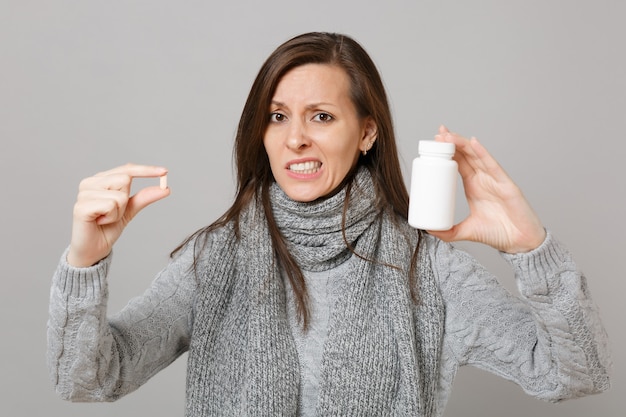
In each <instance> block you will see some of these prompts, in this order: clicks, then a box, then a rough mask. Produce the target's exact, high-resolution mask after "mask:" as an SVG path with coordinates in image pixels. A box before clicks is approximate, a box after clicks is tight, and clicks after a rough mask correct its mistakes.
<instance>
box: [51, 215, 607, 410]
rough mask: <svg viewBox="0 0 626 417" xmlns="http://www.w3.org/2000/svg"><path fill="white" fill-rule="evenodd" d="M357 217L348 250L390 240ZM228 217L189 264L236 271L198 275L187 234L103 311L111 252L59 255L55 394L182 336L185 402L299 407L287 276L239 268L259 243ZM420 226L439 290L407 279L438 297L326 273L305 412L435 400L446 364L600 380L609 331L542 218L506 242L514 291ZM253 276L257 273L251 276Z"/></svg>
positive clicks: (112, 373)
mask: <svg viewBox="0 0 626 417" xmlns="http://www.w3.org/2000/svg"><path fill="white" fill-rule="evenodd" d="M278 220H279V226H281V224H280V222H281V220H280V218H279V219H278ZM370 229H372V228H371V227H369V228H368V229H367V230H366V231H365V232H364V233H363V234H359V236H355V237H354V239H350V241H351V242H356V248H357V250H365V251H367V248H366V247H363V245H362V244H363V242H362V241H367V239H366V238H365V237H363V236H366V235H367V234H368V233H370V232H371V233H370V234H371V235H372V236H374V237H375V236H380V237H381V238H384V239H382V240H384V241H385V242H387V243H386V245H389V244H391V246H390V247H391V248H392V249H393V248H394V246H393V245H394V244H395V241H391V239H389V237H388V236H387V237H386V236H385V235H384V227H383V228H382V229H383V230H382V232H381V231H380V228H379V229H378V230H379V231H378V232H376V230H370ZM230 232H231V231H230V230H229V229H228V228H222V229H218V230H216V231H214V232H212V233H211V234H209V235H208V239H209V241H208V242H207V245H206V246H205V247H204V252H203V253H202V254H200V255H201V259H202V260H203V261H202V262H203V264H202V265H200V271H201V272H202V271H204V272H207V271H215V270H216V269H215V268H214V265H212V263H216V264H220V263H223V264H225V265H231V264H233V263H234V265H239V266H237V267H235V269H236V271H235V273H234V275H236V276H238V277H239V278H238V279H235V280H231V281H230V282H227V280H223V279H217V278H218V277H213V276H201V277H200V278H201V279H198V276H197V275H196V274H194V272H193V270H192V269H191V268H190V265H191V263H192V262H193V257H194V249H193V245H189V246H187V247H186V248H185V249H184V250H183V251H182V252H181V253H179V255H178V256H177V257H175V258H174V259H173V260H172V261H171V262H170V264H169V265H168V266H167V267H166V268H165V269H164V270H163V271H162V272H161V273H160V274H159V275H158V276H157V278H156V279H155V281H154V282H153V284H152V286H151V287H150V288H149V289H148V290H147V292H146V293H145V294H144V295H143V296H141V297H138V298H136V299H134V300H132V301H131V302H130V303H129V304H128V305H127V307H126V308H124V309H123V310H122V311H121V312H120V313H118V314H116V315H115V316H113V317H111V318H109V319H107V307H106V305H107V273H108V269H109V265H110V262H111V256H109V257H107V258H106V259H104V260H102V261H101V262H99V263H98V264H97V265H94V266H93V267H90V268H73V267H71V266H70V265H68V264H67V263H66V261H65V255H63V257H62V259H61V261H60V263H59V266H58V268H57V270H56V272H55V274H54V277H53V283H52V289H51V298H50V318H49V325H48V363H49V369H50V372H51V376H52V380H53V382H54V384H55V386H56V390H57V392H58V393H59V394H60V395H61V397H63V398H65V399H70V400H73V401H112V400H115V399H117V398H119V397H121V396H123V395H126V394H128V393H130V392H132V391H133V390H135V389H137V388H138V387H139V386H141V385H142V384H143V383H144V382H146V381H147V380H148V379H149V378H150V377H151V376H153V375H154V374H155V373H157V372H158V371H159V370H161V369H163V368H164V367H166V366H167V365H168V364H169V363H171V362H172V361H174V360H175V359H176V358H177V357H179V356H180V355H181V354H182V353H184V352H186V351H188V350H189V351H190V356H189V370H188V379H187V396H188V398H187V411H186V415H187V416H189V417H191V416H194V417H195V416H212V415H228V416H240V415H272V416H275V415H296V413H297V409H298V403H299V401H298V396H299V388H298V387H299V386H300V384H301V383H302V384H306V383H307V381H302V382H301V381H299V378H300V366H299V364H298V362H299V361H302V360H303V359H302V358H299V357H298V353H300V354H302V352H303V351H302V350H298V349H296V343H295V342H294V338H293V333H292V327H293V326H290V325H289V316H288V314H289V311H290V310H291V309H289V308H288V302H287V297H285V293H286V290H288V291H290V289H289V288H288V287H287V286H285V285H283V283H282V281H281V280H276V279H269V280H268V277H267V276H265V277H261V279H260V280H257V281H250V280H248V279H242V277H247V276H248V275H249V272H250V271H249V270H248V269H247V266H246V265H244V264H246V263H250V264H253V265H258V264H260V263H262V262H263V259H255V258H254V256H251V257H250V256H249V255H250V254H251V253H252V252H255V251H252V252H251V249H252V247H248V248H243V251H242V248H239V249H237V248H230V247H227V245H228V242H231V241H230V240H229V239H227V238H226V236H227V235H228V234H229V233H230ZM377 233H378V234H377ZM380 233H383V234H380ZM357 237H358V239H356V238H357ZM287 239H289V237H288V238H287ZM424 239H425V240H424V242H423V250H422V258H421V259H420V261H421V262H420V264H421V265H422V266H421V268H420V280H422V281H424V282H425V281H428V280H431V281H432V283H433V285H434V287H433V288H435V289H436V292H437V294H436V296H433V297H430V299H429V295H428V294H427V293H428V291H432V288H430V287H427V286H423V288H422V287H420V289H421V290H422V292H423V293H422V297H423V298H422V303H424V304H428V303H429V300H430V301H433V305H434V306H435V307H436V304H437V303H439V302H440V301H439V300H442V301H441V302H442V303H443V305H442V309H438V308H431V309H428V308H421V309H416V310H414V311H415V312H416V313H415V314H416V315H415V316H412V314H411V313H410V312H409V313H408V316H406V315H402V316H398V315H397V314H395V313H396V312H397V311H402V310H401V306H409V305H410V301H409V300H407V298H408V292H406V291H405V290H406V288H405V287H404V286H403V285H404V284H402V282H400V281H398V282H395V281H394V279H395V278H394V276H393V275H384V274H383V275H376V276H377V277H380V279H374V280H370V281H362V280H359V278H358V277H359V274H356V275H355V276H356V278H351V277H350V276H348V277H347V278H346V279H345V281H346V283H345V284H342V285H341V286H339V287H338V291H339V292H338V294H337V300H338V301H337V303H336V304H337V305H338V307H337V308H335V309H334V310H333V312H331V314H330V316H329V319H328V320H329V323H328V328H329V329H330V330H329V336H328V338H327V340H326V341H325V343H324V346H323V349H322V352H323V354H322V358H317V359H316V358H304V360H305V361H309V360H313V361H315V360H318V361H319V363H320V364H321V365H320V366H321V375H320V381H319V395H318V401H317V415H324V416H327V415H344V416H354V415H398V416H400V415H420V416H423V417H427V416H428V417H430V416H440V415H441V414H442V413H443V409H444V406H445V404H446V401H447V399H448V397H449V395H450V390H451V386H452V382H453V379H454V376H455V374H456V372H457V370H458V368H459V367H460V366H463V365H467V364H471V365H475V366H478V367H480V368H483V369H486V370H488V371H490V372H493V373H495V374H497V375H500V376H502V377H504V378H506V379H509V380H512V381H514V382H516V383H517V384H519V385H520V386H521V387H522V388H523V389H524V390H525V391H526V392H527V393H529V394H530V395H533V396H536V397H538V398H541V399H544V400H549V401H558V400H562V399H567V398H575V397H579V396H583V395H587V394H592V393H597V392H601V391H603V390H605V389H607V388H608V384H609V382H608V368H609V362H610V360H609V357H608V353H607V338H606V335H605V332H604V329H603V326H602V324H601V322H600V320H599V317H598V314H597V310H596V308H595V306H594V305H593V303H592V301H591V299H590V298H589V294H588V291H587V287H586V280H585V277H584V276H583V275H582V274H581V273H580V272H578V270H577V268H576V266H575V264H574V263H573V261H572V259H571V256H570V255H569V253H568V252H567V251H566V250H565V249H564V248H563V247H562V246H561V245H560V244H559V243H558V242H557V241H556V240H555V239H554V238H553V236H552V235H551V234H550V233H549V234H548V237H547V239H546V241H545V242H544V243H543V244H542V245H541V246H540V247H539V248H537V249H535V250H534V251H532V252H530V253H526V254H518V255H503V256H504V258H505V259H506V260H507V261H508V262H509V263H510V264H511V267H512V268H513V270H514V272H515V276H516V279H517V283H518V287H519V289H520V294H521V297H519V298H518V297H514V296H512V295H510V294H509V293H508V292H507V291H505V290H504V289H503V288H502V287H501V286H500V285H499V283H498V282H497V280H496V279H495V278H494V277H492V276H491V275H490V274H489V273H488V272H487V271H486V270H485V269H484V268H483V267H482V266H480V265H479V264H478V263H477V262H476V261H475V260H474V259H473V258H472V257H470V256H469V255H468V254H466V253H464V252H462V251H459V250H457V249H455V248H454V247H453V246H452V245H450V244H446V243H443V242H441V241H439V240H437V239H435V238H433V237H430V236H425V237H424ZM258 243H259V242H256V243H255V242H251V243H250V244H251V245H254V244H258ZM399 248H400V247H398V249H397V250H387V252H390V254H389V256H398V255H399V256H401V257H402V256H404V255H405V253H404V252H402V251H401V250H400V249H399ZM236 249H237V250H236ZM259 252H260V253H263V251H259ZM344 252H345V251H344ZM391 252H398V253H391ZM229 253H235V254H236V253H243V254H245V255H246V257H245V258H244V260H243V261H237V259H236V258H237V255H232V259H230V258H228V257H227V256H225V255H224V254H229ZM314 253H315V251H314ZM342 253H343V252H342ZM216 254H221V258H220V259H217V258H216ZM259 256H261V255H259ZM347 256H349V254H348V255H347ZM307 257H308V255H307ZM227 258H228V259H227ZM346 259H347V258H346V256H343V257H333V258H332V259H330V260H326V261H324V262H323V264H324V265H325V266H324V267H323V268H322V270H327V271H331V272H332V271H333V270H334V269H336V268H337V267H340V265H342V263H343V262H345V260H346ZM394 259H395V258H394ZM383 260H384V258H383ZM205 263H206V264H207V265H205ZM350 263H354V264H355V265H356V266H355V267H351V268H356V267H357V266H358V265H371V262H367V261H364V260H356V261H355V262H352V261H350ZM317 264H318V262H314V263H313V264H312V265H317ZM301 266H303V269H305V270H307V269H311V268H307V267H306V265H302V264H301ZM340 268H341V267H340ZM218 270H219V268H218ZM257 270H258V269H253V271H257ZM357 271H361V270H357ZM363 271H364V270H363ZM375 271H376V270H375ZM201 275H202V274H201ZM375 278H376V277H375ZM203 280H204V281H203ZM253 282H258V283H259V285H260V286H258V287H251V285H252V284H251V283H253ZM368 282H369V283H368ZM422 284H423V282H421V283H420V285H422ZM254 285H256V284H254ZM251 288H252V290H251ZM255 288H256V289H255ZM381 297H382V298H381ZM357 304H358V308H356V307H354V306H355V305H357ZM439 310H441V311H442V312H445V314H439ZM407 311H410V310H407ZM438 323H441V325H439V324H438ZM411 326H412V327H411ZM344 329H348V331H343V330H344ZM355 329H356V331H355ZM342 331H343V332H342ZM420 346H421V347H420ZM416 356H419V357H416Z"/></svg>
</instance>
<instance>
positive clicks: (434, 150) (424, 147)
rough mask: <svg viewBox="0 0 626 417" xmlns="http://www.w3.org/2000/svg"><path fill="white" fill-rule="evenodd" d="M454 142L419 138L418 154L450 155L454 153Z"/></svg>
mask: <svg viewBox="0 0 626 417" xmlns="http://www.w3.org/2000/svg"><path fill="white" fill-rule="evenodd" d="M454 150H455V146H454V143H448V142H437V141H434V140H420V141H419V145H418V148H417V151H418V152H419V153H420V154H422V155H423V154H431V155H433V154H434V155H442V156H444V155H445V156H452V155H454Z"/></svg>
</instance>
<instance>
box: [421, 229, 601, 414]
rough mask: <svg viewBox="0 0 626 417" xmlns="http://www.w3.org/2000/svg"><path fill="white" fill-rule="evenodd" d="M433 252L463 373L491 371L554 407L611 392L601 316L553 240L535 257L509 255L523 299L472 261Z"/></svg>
mask: <svg viewBox="0 0 626 417" xmlns="http://www.w3.org/2000/svg"><path fill="white" fill-rule="evenodd" d="M433 239H434V238H433ZM432 248H433V249H432V250H431V255H432V257H433V265H434V270H435V274H436V275H437V276H438V279H439V281H440V284H441V289H442V294H443V298H444V300H445V303H446V328H445V338H444V343H446V344H447V346H446V348H447V351H450V352H452V353H453V355H454V356H456V358H455V360H456V362H457V363H458V365H459V366H461V365H466V364H470V365H474V366H477V367H479V368H482V369H485V370H487V371H490V372H492V373H494V374H497V375H499V376H501V377H503V378H506V379H508V380H511V381H514V382H515V383H517V384H519V385H520V386H521V387H522V388H523V389H524V391H525V392H527V393H528V394H530V395H533V396H535V397H537V398H540V399H543V400H547V401H552V402H556V401H560V400H564V399H568V398H576V397H581V396H584V395H588V394H594V393H598V392H602V391H604V390H606V389H608V387H609V377H608V370H609V368H610V358H609V354H608V346H607V345H608V341H607V336H606V333H605V331H604V327H603V325H602V323H601V321H600V318H599V315H598V310H597V308H596V307H595V305H594V304H593V302H592V300H591V298H590V295H589V291H588V289H587V284H586V279H585V276H584V275H583V274H582V273H581V272H579V271H578V269H577V268H576V265H575V264H574V262H573V260H572V258H571V255H570V254H569V253H568V252H567V250H566V249H565V248H564V247H563V246H561V245H560V244H559V243H558V242H557V241H556V239H555V238H554V237H553V236H552V235H551V234H550V233H548V236H547V238H546V240H545V241H544V242H543V244H542V245H541V246H540V247H539V248H537V249H535V250H533V251H531V252H529V253H524V254H515V255H509V254H503V257H504V259H505V260H506V261H507V262H508V263H509V264H510V265H511V266H512V268H513V270H514V273H515V277H516V280H517V285H518V288H519V292H520V296H519V297H515V296H513V295H512V294H510V293H509V292H508V291H506V290H505V289H504V288H503V287H502V286H501V285H500V284H499V283H498V281H497V280H496V279H495V278H494V277H493V276H492V275H491V274H489V273H488V272H487V271H486V270H485V268H483V267H482V266H481V265H480V264H478V263H477V261H476V260H474V259H473V258H472V257H471V256H469V255H468V254H466V253H464V252H462V251H459V250H456V249H454V248H453V246H451V245H449V244H446V243H443V242H440V241H436V243H435V244H434V245H433V246H432Z"/></svg>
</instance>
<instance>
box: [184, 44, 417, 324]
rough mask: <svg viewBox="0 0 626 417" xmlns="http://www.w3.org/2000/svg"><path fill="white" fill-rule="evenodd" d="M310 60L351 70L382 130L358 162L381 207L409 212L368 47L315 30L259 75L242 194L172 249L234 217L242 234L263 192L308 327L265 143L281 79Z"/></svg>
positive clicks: (241, 148) (239, 155) (237, 151)
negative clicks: (245, 215)
mask: <svg viewBox="0 0 626 417" xmlns="http://www.w3.org/2000/svg"><path fill="white" fill-rule="evenodd" d="M305 64H328V65H336V66H338V67H340V68H342V69H343V70H345V71H346V73H347V74H348V77H349V79H350V83H351V91H350V94H351V99H352V101H353V103H354V105H355V107H356V109H357V113H358V115H359V116H360V117H363V118H365V117H371V118H372V119H373V120H374V122H375V123H376V126H377V132H378V137H377V139H376V141H375V142H374V145H373V147H372V149H370V150H369V151H368V152H367V155H365V156H363V155H362V156H360V157H359V160H358V162H357V164H358V165H364V166H366V167H367V168H368V169H369V171H370V172H371V174H372V178H373V181H374V186H375V188H376V192H377V194H378V200H379V201H380V204H381V206H382V207H384V208H386V209H390V210H392V211H393V212H394V213H395V214H396V215H398V216H401V217H403V218H406V217H407V214H408V201H409V196H408V192H407V190H406V187H405V185H404V180H403V177H402V172H401V169H400V163H399V160H398V152H397V148H396V140H395V134H394V129H393V122H392V118H391V112H390V109H389V104H388V101H387V95H386V93H385V88H384V86H383V82H382V79H381V77H380V74H379V73H378V70H377V69H376V66H375V65H374V63H373V61H372V59H371V58H370V57H369V55H368V54H367V52H365V50H364V49H363V48H362V47H361V46H360V45H359V44H358V43H357V42H356V41H355V40H353V39H352V38H350V37H348V36H346V35H341V34H334V33H320V32H312V33H306V34H302V35H299V36H296V37H294V38H292V39H290V40H288V41H287V42H285V43H283V44H282V45H280V46H279V47H278V48H276V50H275V51H274V52H273V53H272V54H271V55H270V56H269V57H268V59H267V60H266V61H265V63H264V64H263V66H262V67H261V69H260V71H259V73H258V75H257V77H256V79H255V80H254V83H253V85H252V87H251V90H250V93H249V95H248V99H247V100H246V103H245V105H244V108H243V111H242V114H241V118H240V120H239V126H238V129H237V135H236V138H235V146H234V158H235V162H236V169H237V193H236V197H235V201H234V202H233V204H232V206H231V207H230V208H229V209H228V210H227V211H226V213H224V214H223V215H222V216H221V217H220V218H219V219H218V220H216V221H215V222H214V223H213V224H211V225H210V226H207V227H205V228H204V229H201V230H199V231H198V232H196V233H195V234H194V235H192V236H191V237H190V238H188V239H187V240H186V241H185V242H184V243H183V244H182V245H181V246H179V247H178V248H177V249H176V250H175V251H174V252H173V253H175V252H176V251H178V249H180V248H181V247H182V246H184V245H185V244H186V243H187V242H189V240H190V239H191V238H192V237H193V236H196V235H198V234H201V233H205V232H210V231H211V230H214V229H216V228H218V227H221V226H224V225H225V224H227V223H229V222H231V221H232V222H234V227H235V233H236V235H237V236H239V217H240V215H241V213H242V212H243V210H244V209H245V208H246V207H247V206H248V205H249V204H250V203H251V202H253V201H255V200H256V201H259V197H260V201H261V202H262V205H263V209H264V212H265V216H266V218H267V223H268V227H269V231H270V235H271V238H272V245H273V248H274V254H275V256H276V259H277V261H278V262H279V264H280V265H281V266H282V267H283V268H284V270H285V272H286V274H287V276H288V278H289V282H290V284H291V287H292V289H293V291H294V299H295V301H296V310H297V312H298V317H299V318H300V321H301V323H302V325H303V327H304V328H305V329H306V328H307V325H308V318H309V313H308V307H307V306H308V303H307V291H306V285H305V282H304V277H303V275H302V271H301V270H300V268H299V267H298V265H297V263H296V262H295V260H294V259H293V257H292V256H291V254H290V253H289V251H288V249H287V246H286V244H285V241H284V239H283V237H282V235H281V233H280V231H279V230H278V227H277V226H276V223H275V221H274V218H273V216H272V210H271V205H270V199H269V187H270V185H271V183H272V182H273V181H274V177H273V175H272V171H271V168H270V163H269V159H268V156H267V153H266V151H265V147H264V145H263V137H264V134H265V130H266V128H267V126H268V123H269V114H268V113H269V107H270V104H271V100H272V98H273V96H274V92H275V90H276V87H277V85H278V83H279V81H280V80H281V79H282V77H283V76H284V75H285V74H286V73H287V72H288V71H289V70H291V69H293V68H295V67H298V66H301V65H305ZM354 172H355V170H353V171H352V172H351V173H350V174H348V175H349V176H353V175H354ZM350 180H351V177H350V178H347V179H346V181H344V183H347V184H350V182H351V181H350ZM259 193H260V194H259ZM348 195H349V194H348ZM346 207H347V201H346ZM344 213H345V210H344ZM348 247H350V245H349V244H348ZM350 250H352V248H350ZM416 259H417V249H416V251H415V253H414V256H413V259H412V261H411V272H410V275H411V276H412V275H414V274H413V270H414V269H415V260H416ZM413 287H414V285H411V288H413ZM414 299H415V295H414Z"/></svg>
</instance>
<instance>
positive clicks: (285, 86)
mask: <svg viewBox="0 0 626 417" xmlns="http://www.w3.org/2000/svg"><path fill="white" fill-rule="evenodd" d="M269 117H270V121H269V124H268V126H267V130H266V131H265V136H264V138H263V144H264V145H265V150H266V151H267V155H268V156H269V160H270V166H271V169H272V173H273V174H274V178H275V179H276V182H277V183H278V185H279V186H280V188H281V189H282V190H283V191H284V192H285V193H286V194H287V195H288V196H289V197H290V198H291V199H293V200H296V201H302V202H306V201H313V200H315V199H317V198H319V197H323V196H326V195H328V194H330V193H331V192H333V191H334V190H335V189H336V188H337V187H338V186H339V185H340V184H341V182H342V181H343V179H344V178H345V177H346V175H347V174H348V173H349V172H350V170H351V169H352V168H353V167H354V166H355V164H356V162H357V160H358V157H359V152H361V151H363V150H365V149H369V147H370V146H371V143H370V142H373V141H374V140H375V139H376V124H375V123H374V121H373V120H372V119H371V118H370V117H367V118H360V117H359V116H358V115H357V111H356V108H355V106H354V103H352V100H351V99H350V79H349V78H348V75H347V74H346V73H345V71H344V70H343V69H342V68H340V67H337V66H333V65H325V64H307V65H302V66H299V67H296V68H294V69H292V70H290V71H289V72H287V73H286V74H285V75H284V76H283V78H282V79H281V80H280V82H279V83H278V86H277V87H276V92H275V94H274V97H273V98H272V103H271V105H270V109H269Z"/></svg>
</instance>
